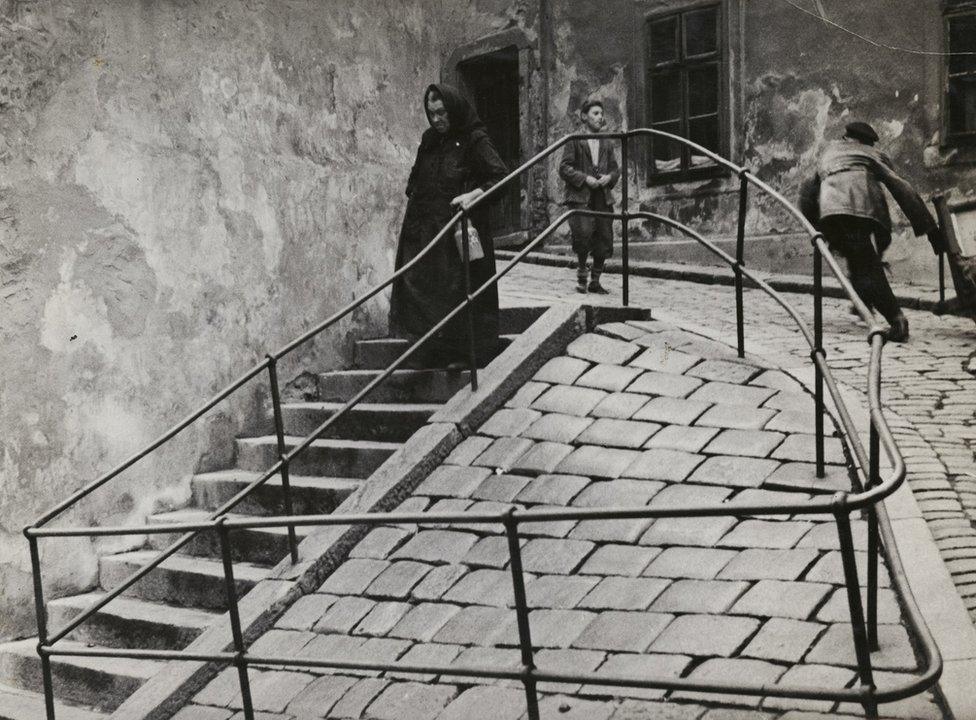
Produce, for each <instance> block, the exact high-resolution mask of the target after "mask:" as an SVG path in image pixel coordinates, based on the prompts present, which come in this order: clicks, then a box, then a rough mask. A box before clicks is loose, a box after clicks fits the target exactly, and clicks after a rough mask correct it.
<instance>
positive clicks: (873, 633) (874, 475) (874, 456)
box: [867, 418, 881, 651]
mask: <svg viewBox="0 0 976 720" xmlns="http://www.w3.org/2000/svg"><path fill="white" fill-rule="evenodd" d="M868 453H869V454H868V489H870V488H873V487H874V486H875V485H877V484H879V483H880V482H881V447H880V441H879V438H878V429H877V428H876V427H875V425H874V419H873V418H872V420H871V431H870V436H869V439H868ZM867 520H868V645H869V646H870V648H871V650H872V651H874V650H878V649H880V648H879V645H878V514H877V512H876V511H875V509H874V506H871V507H869V508H868V509H867Z"/></svg>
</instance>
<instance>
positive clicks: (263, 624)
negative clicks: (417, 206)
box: [111, 304, 650, 720]
mask: <svg viewBox="0 0 976 720" xmlns="http://www.w3.org/2000/svg"><path fill="white" fill-rule="evenodd" d="M649 316H650V313H649V312H648V311H646V310H640V309H636V308H607V307H601V308H594V307H588V306H587V307H584V306H583V305H577V304H574V305H566V304H563V305H559V306H556V307H552V308H550V309H549V310H547V311H546V312H545V313H544V314H543V315H542V316H541V317H540V318H539V319H538V320H536V322H535V323H533V324H532V325H531V326H530V327H529V328H528V329H527V330H526V331H525V332H523V333H522V334H521V335H520V336H519V337H518V338H517V339H516V340H515V341H514V342H513V343H512V344H511V345H510V346H509V347H508V348H506V349H505V351H504V352H503V353H502V354H501V355H499V356H498V357H497V358H495V360H493V361H492V362H491V363H490V364H489V365H488V366H487V367H486V368H485V369H484V370H482V371H481V372H479V374H478V379H479V389H478V390H477V391H476V392H474V393H470V392H459V393H457V394H456V395H455V396H454V397H453V398H452V399H451V400H449V401H448V403H447V404H446V405H445V406H444V407H443V408H441V409H440V410H439V411H438V412H437V413H435V415H434V416H432V417H431V419H430V420H429V421H428V424H427V425H425V426H424V427H423V428H421V429H420V430H418V431H417V432H416V433H415V434H414V435H413V436H412V437H411V438H410V440H409V441H407V443H405V444H404V445H403V446H402V447H401V448H400V449H398V450H397V451H396V452H395V453H394V454H393V455H391V456H390V458H389V459H387V461H386V462H385V463H383V465H382V466H380V468H378V469H377V470H376V472H375V473H374V474H373V475H372V476H371V477H370V481H369V482H367V483H364V484H363V485H362V487H360V488H359V489H358V490H357V491H356V492H354V493H353V494H352V495H350V496H349V497H348V498H346V499H345V500H344V501H343V502H342V504H341V505H340V506H339V507H338V508H336V510H335V514H337V515H338V514H350V513H367V512H387V511H390V510H392V509H394V508H395V507H396V506H397V505H399V504H400V502H402V501H403V500H404V499H405V498H406V497H407V496H409V495H410V493H411V492H413V490H414V488H415V487H416V486H417V485H419V484H420V482H421V481H422V480H423V479H424V478H425V477H426V476H427V475H428V474H429V473H430V471H431V470H433V469H434V468H435V467H436V466H437V465H439V464H440V463H441V461H442V460H443V459H444V458H445V457H447V455H448V454H449V453H450V452H451V450H453V449H454V447H456V446H457V445H458V444H459V443H460V442H461V440H462V439H463V438H464V436H465V435H467V434H469V433H470V432H472V431H473V429H476V428H477V427H478V426H480V425H481V423H482V422H483V421H484V420H485V419H487V418H488V416H490V415H491V414H492V413H493V412H494V411H495V410H496V409H498V408H499V407H501V406H502V405H503V404H504V402H505V401H506V400H507V398H508V396H509V395H511V393H512V392H514V390H515V389H517V388H518V387H519V386H521V385H522V384H523V383H524V382H526V381H527V380H528V379H529V378H531V377H532V375H534V374H535V372H536V370H538V369H539V368H540V367H542V365H543V364H545V362H546V361H547V360H549V359H550V358H552V357H554V356H555V355H556V354H557V353H558V352H561V351H562V349H563V348H564V347H565V346H566V345H567V344H568V343H569V341H570V340H572V339H573V338H574V337H576V336H578V335H580V334H582V333H584V332H586V330H587V329H588V328H589V327H592V325H593V324H594V323H597V322H611V321H613V320H630V319H646V318H647V317H649ZM368 531H369V527H368V526H366V525H356V526H349V525H329V526H325V527H322V528H320V529H319V530H317V531H316V532H314V533H312V534H311V535H309V536H308V537H306V538H305V539H304V540H303V541H302V543H301V545H300V546H299V557H300V558H304V559H300V561H299V563H297V564H296V565H292V564H291V562H290V561H289V560H288V559H287V558H286V559H285V560H282V561H281V562H280V563H278V565H276V566H275V567H274V568H273V569H272V571H271V574H270V575H269V577H268V578H266V579H265V580H263V581H261V582H260V583H258V584H257V585H256V586H255V587H254V588H253V589H252V590H251V591H250V592H249V593H248V594H247V595H246V596H244V597H243V598H241V601H240V616H241V624H242V627H243V630H244V637H245V642H246V643H250V642H253V641H254V640H255V639H257V638H258V637H260V636H261V635H262V634H263V633H264V632H265V631H267V630H268V629H269V628H271V627H272V626H273V625H274V623H275V621H276V620H277V619H278V617H280V616H281V615H282V613H284V611H285V610H287V608H288V607H289V606H290V605H291V604H292V603H294V602H295V600H297V599H298V598H299V597H301V596H302V595H305V594H307V593H309V592H312V591H313V590H315V588H317V587H319V586H320V585H321V584H322V582H323V580H324V579H325V578H326V577H327V576H328V575H329V573H331V572H332V571H333V570H335V568H336V567H338V566H339V565H340V564H341V563H342V562H343V560H344V559H345V558H346V556H347V555H348V554H349V551H350V550H351V549H352V548H353V547H354V546H355V545H356V543H358V542H359V541H360V540H361V539H362V538H363V537H364V536H365V535H366V533H367V532H368ZM309 558H311V559H309ZM231 649H232V641H231V632H230V621H229V619H228V616H227V615H226V614H225V615H223V616H222V617H221V619H220V620H218V621H217V622H216V623H215V624H214V625H213V626H211V627H210V628H208V629H207V630H206V631H205V632H204V633H203V634H201V635H200V636H199V637H198V638H197V639H196V640H194V641H193V642H192V643H191V644H190V645H189V646H187V648H186V652H188V653H213V652H225V651H227V650H231ZM220 669H221V668H220V666H219V665H218V664H217V663H209V662H198V661H173V662H170V663H168V664H167V665H166V667H164V668H163V669H162V670H161V671H160V672H159V673H157V674H156V675H155V676H153V677H152V678H150V679H149V680H148V681H147V682H146V683H145V684H144V685H143V686H142V687H141V688H139V690H137V691H136V692H135V693H133V694H132V695H131V696H129V698H128V699H126V701H125V702H124V703H123V704H122V705H120V706H119V707H118V708H117V709H116V710H115V712H114V713H112V715H111V720H165V719H166V718H169V717H171V716H172V715H173V713H175V712H176V711H177V710H179V708H181V707H182V706H183V705H184V704H185V703H186V702H187V701H188V700H189V699H190V698H191V697H192V696H193V695H194V694H196V693H197V692H198V691H199V690H201V689H202V688H203V687H204V686H205V685H206V684H207V683H208V682H209V681H210V680H211V679H213V678H214V677H215V676H216V675H217V673H218V672H219V670H220Z"/></svg>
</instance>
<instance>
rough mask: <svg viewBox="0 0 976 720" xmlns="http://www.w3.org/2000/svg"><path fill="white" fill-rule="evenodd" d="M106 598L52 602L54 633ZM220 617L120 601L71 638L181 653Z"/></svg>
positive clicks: (96, 594)
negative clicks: (178, 651)
mask: <svg viewBox="0 0 976 720" xmlns="http://www.w3.org/2000/svg"><path fill="white" fill-rule="evenodd" d="M103 597H105V594H104V593H100V592H91V593H85V594H83V595H72V596H70V597H64V598H58V599H57V600H52V601H51V602H49V603H48V605H47V612H48V623H49V625H50V628H51V630H52V631H57V630H59V629H60V628H62V627H64V626H65V625H67V624H68V623H69V622H70V621H72V620H74V619H75V618H76V617H78V615H80V614H81V613H82V612H84V611H85V610H87V609H88V608H89V607H91V606H92V605H94V604H95V603H96V602H98V601H99V600H101V599H102V598H103ZM218 617H220V615H219V614H218V613H215V612H212V611H207V610H199V609H196V608H185V607H174V606H172V605H163V604H162V603H153V602H147V601H145V600H137V599H135V598H128V597H119V598H115V599H114V600H112V601H111V602H110V603H109V604H108V605H106V606H105V607H103V608H102V609H101V610H99V611H98V612H96V613H95V614H94V615H93V616H92V617H91V618H89V619H88V620H86V621H85V622H84V623H82V624H81V625H80V626H79V627H78V628H77V629H76V630H74V631H72V633H71V635H70V636H69V637H70V639H72V640H77V641H79V642H83V643H89V644H92V645H101V646H103V647H119V648H143V649H148V650H181V649H183V648H185V647H186V646H187V645H189V644H190V643H191V642H193V640H194V639H196V637H197V636H198V635H199V634H200V633H202V632H203V631H204V630H206V629H207V628H208V627H209V626H210V625H211V624H212V623H213V622H215V621H216V619H217V618H218Z"/></svg>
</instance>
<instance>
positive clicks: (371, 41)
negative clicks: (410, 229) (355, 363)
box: [0, 0, 441, 638]
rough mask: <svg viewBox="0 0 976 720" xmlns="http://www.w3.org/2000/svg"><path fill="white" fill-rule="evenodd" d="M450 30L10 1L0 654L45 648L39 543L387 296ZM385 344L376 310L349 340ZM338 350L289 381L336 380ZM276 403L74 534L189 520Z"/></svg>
mask: <svg viewBox="0 0 976 720" xmlns="http://www.w3.org/2000/svg"><path fill="white" fill-rule="evenodd" d="M440 15H441V4H440V0H410V1H405V0H399V1H398V2H396V3H389V2H385V0H356V1H354V2H349V1H348V0H94V1H93V0H0V273H2V275H0V298H2V300H0V302H2V304H3V311H2V313H0V372H2V381H0V428H2V432H0V609H2V612H0V638H7V637H11V636H16V635H23V634H26V633H29V632H31V631H32V629H33V613H32V609H31V608H32V605H31V602H30V600H29V598H30V569H29V564H28V559H27V553H26V543H25V542H24V540H23V538H22V536H21V535H20V530H21V528H22V526H23V525H25V524H26V523H27V522H29V521H30V520H31V519H32V518H33V517H34V516H36V515H38V514H39V513H40V512H42V511H43V510H45V509H47V508H49V507H51V506H52V505H53V504H54V503H55V502H56V501H60V500H62V499H64V498H66V497H67V496H68V495H69V494H70V493H71V491H73V490H74V489H76V488H78V487H80V486H81V485H82V484H84V483H86V482H88V481H90V480H92V479H94V478H95V477H96V476H97V475H98V474H99V473H101V472H104V471H105V470H107V469H108V468H110V467H112V466H113V465H114V464H116V463H118V462H119V461H121V460H123V459H124V458H125V457H127V456H128V455H129V454H131V453H132V452H134V451H136V450H138V449H140V448H141V447H142V446H144V445H146V444H147V443H148V442H149V441H150V440H152V439H153V438H154V437H155V436H157V435H158V434H159V433H160V432H161V431H163V430H164V429H165V428H166V427H168V426H169V425H170V424H171V423H173V422H175V421H176V420H178V419H179V418H181V417H183V416H184V415H185V414H186V413H187V412H188V411H189V410H191V409H192V408H193V406H194V405H196V404H199V403H200V402H201V401H202V399H204V398H205V397H207V396H209V395H211V394H212V393H213V392H215V391H216V390H218V389H219V388H220V387H222V386H224V385H225V384H227V383H228V382H229V381H230V380H231V379H233V378H234V377H237V376H238V375H239V374H240V373H241V372H242V371H244V370H245V369H247V368H248V367H250V366H251V365H252V364H253V363H254V362H256V361H257V360H258V359H259V358H261V357H262V356H263V353H264V352H266V351H268V350H271V349H273V347H274V346H277V345H280V344H282V343H284V342H285V341H287V340H289V339H291V338H292V337H294V336H296V335H297V334H299V333H300V331H302V330H303V329H305V328H307V327H308V326H310V325H311V324H313V323H314V322H315V321H316V320H319V319H321V318H323V317H325V316H326V315H327V314H328V312H330V311H332V310H334V309H336V308H337V307H338V306H339V305H340V303H344V302H347V301H348V300H349V299H350V298H352V297H353V296H354V295H355V294H356V293H357V292H358V291H361V290H363V289H365V288H367V287H370V286H372V285H374V284H375V283H376V282H377V281H378V280H379V279H381V278H383V277H384V276H385V275H386V274H387V273H388V272H389V270H390V269H391V267H392V264H393V249H394V244H395V234H396V229H397V225H398V222H399V219H400V216H401V214H402V208H403V200H402V198H403V185H404V183H405V179H406V175H407V173H408V171H409V167H410V163H411V162H412V159H413V155H414V152H415V150H416V144H417V141H418V139H419V134H420V131H421V130H422V129H423V128H424V127H425V124H426V123H425V120H424V117H423V114H422V108H421V106H420V100H419V98H420V96H421V92H422V88H423V87H424V86H425V84H426V83H428V82H429V81H430V80H431V79H432V78H436V77H437V74H438V72H439V68H440V47H441V45H440V38H439V36H438V30H437V28H438V25H437V23H436V22H434V21H433V20H432V19H435V18H437V17H439V16H440ZM381 326H385V309H384V308H383V307H382V302H380V303H377V304H375V305H374V306H371V307H370V308H369V310H368V312H364V313H361V314H360V315H358V316H356V317H354V318H353V319H352V320H351V322H350V323H347V324H346V325H345V326H344V327H343V328H341V330H342V331H346V330H349V329H351V328H353V327H356V328H378V327H381ZM343 335H344V332H339V333H335V334H333V335H331V336H329V337H328V338H327V339H326V340H324V341H322V342H320V343H318V344H317V345H315V346H314V347H312V348H310V349H309V350H308V351H306V352H304V353H302V354H301V355H300V356H299V357H297V358H296V361H295V362H294V363H293V364H292V366H291V367H290V368H288V369H286V371H283V373H282V374H283V376H284V377H285V379H287V377H288V373H289V372H291V371H293V370H294V368H297V367H299V366H303V365H306V364H319V365H324V364H325V363H330V362H336V361H337V360H338V359H339V358H340V357H341V356H342V353H343V345H344V343H343ZM264 394H265V393H264V390H263V389H262V388H261V387H260V384H259V383H256V384H255V386H254V387H251V388H249V389H248V390H247V391H246V392H245V393H243V394H242V396H241V397H240V398H238V399H236V400H235V401H234V402H231V403H228V404H226V405H224V406H222V407H221V411H220V412H219V413H217V414H216V415H214V416H213V417H211V418H209V419H208V420H207V421H206V422H204V423H202V424H201V426H200V427H199V429H198V430H195V431H193V432H191V433H189V434H188V435H187V437H186V439H185V440H184V441H183V442H182V443H178V444H176V445H174V446H172V447H171V448H170V449H169V450H168V451H167V452H164V453H162V454H160V455H158V456H155V457H154V458H153V459H152V460H150V461H148V462H143V463H140V464H139V465H137V466H136V467H135V468H134V469H132V470H131V471H129V472H128V473H127V474H126V475H124V476H123V477H121V478H119V479H118V480H116V481H114V482H113V483H111V484H110V485H109V486H107V487H106V488H104V489H103V490H101V491H99V493H98V494H97V495H96V496H94V497H93V499H92V500H91V501H88V502H85V503H84V504H83V505H82V506H81V508H80V509H79V510H78V511H77V512H75V513H73V514H72V515H71V517H70V520H71V521H72V522H73V523H90V522H98V523H103V524H104V523H121V522H126V521H130V520H139V519H141V517H142V516H144V515H145V514H146V513H147V512H151V511H152V510H153V509H154V508H156V507H159V506H160V505H165V504H166V503H169V502H178V501H179V500H181V499H182V498H184V497H185V496H186V494H187V493H188V480H189V476H190V474H191V473H192V472H193V471H194V469H196V468H197V467H212V466H217V465H220V464H221V463H222V462H224V461H226V460H228V459H229V458H228V457H226V456H221V454H222V452H221V451H222V449H225V450H229V449H230V447H231V445H230V443H229V440H230V439H231V438H232V437H233V436H234V435H235V434H237V433H238V432H239V431H240V430H241V429H242V427H244V425H245V421H246V419H247V418H253V417H255V415H256V413H257V410H258V408H259V407H260V406H261V405H262V403H263V399H264ZM220 441H222V442H220ZM214 449H215V452H216V454H212V453H211V450H214ZM95 550H96V548H93V547H92V546H91V545H89V544H87V543H85V542H77V541H75V542H55V541H48V542H46V543H45V544H44V553H43V557H44V561H45V567H46V568H47V575H46V577H47V580H48V583H49V586H50V588H51V589H52V591H53V592H57V593H61V592H65V591H67V590H69V589H72V588H84V587H86V586H89V585H90V584H91V583H92V582H93V581H94V579H95V572H96V563H95V558H96V552H95Z"/></svg>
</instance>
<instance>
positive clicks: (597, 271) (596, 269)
mask: <svg viewBox="0 0 976 720" xmlns="http://www.w3.org/2000/svg"><path fill="white" fill-rule="evenodd" d="M602 274H603V260H596V259H594V260H593V269H592V270H591V271H590V284H589V285H588V286H587V288H586V289H587V290H589V291H590V292H591V293H597V294H598V295H609V294H610V291H609V290H607V289H606V288H605V287H603V285H601V284H600V275H602Z"/></svg>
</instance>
